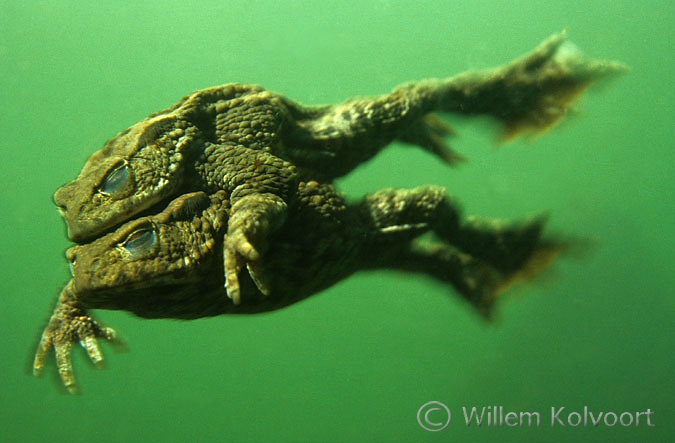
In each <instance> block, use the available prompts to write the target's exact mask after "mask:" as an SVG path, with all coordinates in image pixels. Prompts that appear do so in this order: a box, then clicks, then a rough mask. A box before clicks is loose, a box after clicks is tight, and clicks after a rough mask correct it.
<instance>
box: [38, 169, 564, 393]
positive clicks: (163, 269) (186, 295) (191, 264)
mask: <svg viewBox="0 0 675 443" xmlns="http://www.w3.org/2000/svg"><path fill="white" fill-rule="evenodd" d="M231 211H232V208H231V206H230V204H229V201H228V200H227V193H225V192H224V191H219V192H217V193H215V194H212V195H211V196H210V197H207V195H206V194H205V193H203V192H196V193H191V194H185V195H182V196H180V197H178V198H177V199H176V200H174V201H173V202H171V203H170V204H169V205H168V206H167V208H166V209H165V210H164V211H162V212H160V213H159V214H156V215H153V216H147V217H141V218H139V219H136V220H133V221H131V222H128V223H126V224H124V225H123V226H121V227H120V228H119V229H117V230H116V231H114V232H112V233H110V234H107V235H104V236H102V237H101V238H99V239H97V240H95V241H93V242H92V243H89V244H86V245H78V246H74V247H72V248H71V249H69V250H68V251H67V254H66V255H67V257H68V259H69V261H70V263H71V272H72V275H73V278H72V279H71V280H70V281H69V282H68V283H67V284H66V286H65V288H64V289H63V291H62V292H61V296H60V297H59V300H58V302H57V306H56V308H55V310H54V314H53V315H52V318H51V320H50V322H49V325H48V326H47V328H46V329H45V332H44V333H43V336H42V339H41V341H40V344H39V347H38V352H37V354H36V358H35V363H34V370H35V373H36V374H39V373H41V372H42V370H43V368H44V365H45V362H46V358H47V356H48V355H49V354H50V352H51V350H52V348H53V349H54V350H55V351H56V361H57V366H58V369H59V373H60V375H61V377H62V379H63V382H64V384H65V386H66V387H67V388H68V389H69V390H70V391H75V389H76V388H75V379H74V376H73V371H72V364H71V360H70V352H71V346H72V343H74V342H78V341H79V342H80V343H81V344H82V346H83V347H84V348H85V349H86V351H87V353H88V354H89V357H90V358H91V360H92V361H93V362H94V363H95V364H101V362H102V361H103V357H102V354H101V351H100V349H99V347H98V344H97V338H103V339H106V340H110V341H113V342H114V341H116V340H117V335H116V333H115V331H114V330H112V329H110V328H107V327H104V326H102V325H100V324H99V323H98V322H97V321H96V320H94V319H93V318H92V317H91V316H90V315H89V314H88V309H121V310H126V311H131V312H133V313H135V314H137V315H139V316H142V317H148V318H181V319H193V318H199V317H205V316H212V315H219V314H225V313H228V314H242V313H248V314H250V313H257V312H265V311H270V310H274V309H278V308H281V307H284V306H287V305H289V304H292V303H295V302H297V301H299V300H301V299H303V298H306V297H308V296H310V295H312V294H315V293H317V292H319V291H321V290H323V289H325V288H327V287H329V286H331V285H333V284H335V283H336V282H338V281H340V280H342V279H344V278H345V277H347V276H349V275H351V274H353V273H354V272H357V271H360V270H369V269H395V270H402V271H408V272H417V273H421V274H425V275H428V276H430V277H432V278H435V279H437V280H439V281H441V282H444V283H448V284H450V285H452V286H453V287H454V289H455V290H456V291H457V292H458V293H459V294H460V295H461V296H462V297H463V298H464V299H465V300H467V301H468V302H469V303H470V304H471V306H473V307H474V308H475V309H476V310H477V311H478V312H479V313H481V314H482V315H485V316H489V315H490V312H491V308H492V306H493V303H494V301H495V300H496V298H497V296H498V295H499V294H500V293H501V292H502V291H503V290H504V289H505V288H506V287H507V286H509V285H510V284H512V283H513V282H514V281H515V280H517V279H518V278H520V277H521V276H522V275H523V273H529V272H533V271H535V272H536V271H537V270H538V269H540V268H543V267H545V266H546V265H547V264H548V263H549V262H550V261H551V260H552V259H553V258H554V257H555V256H556V255H557V253H558V252H559V251H560V250H561V249H562V247H563V245H562V243H557V242H555V241H552V240H549V239H543V238H542V237H541V231H542V228H543V222H544V220H543V219H534V220H531V221H529V222H527V223H522V224H511V225H506V224H502V223H498V222H496V221H493V220H491V221H484V222H482V223H479V222H476V221H475V220H471V219H470V221H468V222H464V223H461V222H460V214H459V212H458V210H457V208H456V206H455V204H453V203H452V201H451V200H450V199H449V198H448V197H447V196H446V194H445V191H444V190H443V189H442V188H439V187H435V186H425V187H419V188H415V189H410V190H406V189H384V190H381V191H378V192H375V193H373V194H371V195H369V196H367V197H366V198H365V199H364V200H363V201H362V202H360V203H358V204H354V205H347V204H346V203H345V201H344V200H343V198H342V197H341V196H340V195H339V194H338V193H336V192H335V190H334V189H333V187H332V186H331V185H329V184H319V183H317V182H314V181H310V182H307V183H306V182H300V183H299V185H298V188H297V199H296V203H295V205H294V207H293V210H292V211H290V213H289V218H288V223H285V224H284V225H283V226H281V227H280V228H279V229H277V230H276V231H275V232H273V233H272V234H271V235H270V236H269V237H268V238H267V239H266V240H267V245H266V246H267V251H266V253H265V254H264V256H263V258H262V259H261V260H259V261H258V262H257V263H256V266H257V267H258V269H256V271H257V272H255V273H251V275H252V276H253V275H262V276H264V277H265V282H264V283H260V282H254V281H253V280H252V279H249V278H246V277H245V276H243V275H242V278H241V282H242V286H241V290H242V293H243V296H244V297H243V301H242V304H241V305H239V306H236V305H234V304H233V303H232V302H231V301H229V300H228V299H227V297H225V290H224V287H223V284H224V279H223V275H222V272H220V270H221V269H222V268H223V254H222V243H223V241H224V236H225V235H226V229H227V228H226V227H227V221H228V217H229V214H230V212H231ZM429 231H431V232H433V234H434V235H435V237H436V238H437V241H435V242H431V241H420V240H416V238H417V237H419V236H420V235H421V234H424V233H426V232H429ZM225 260H227V257H225ZM261 285H262V286H264V287H265V288H266V289H267V291H268V292H269V293H270V295H269V296H266V295H264V294H263V293H262V292H261V291H260V290H259V289H258V287H259V286H261Z"/></svg>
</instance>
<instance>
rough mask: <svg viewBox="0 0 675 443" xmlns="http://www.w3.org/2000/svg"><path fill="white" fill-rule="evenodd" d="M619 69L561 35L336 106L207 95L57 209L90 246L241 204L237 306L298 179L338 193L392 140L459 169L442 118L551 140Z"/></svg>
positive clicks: (94, 164) (72, 189)
mask: <svg viewBox="0 0 675 443" xmlns="http://www.w3.org/2000/svg"><path fill="white" fill-rule="evenodd" d="M621 70H622V66H621V65H619V64H616V63H611V62H606V61H597V60H590V59H587V58H585V57H583V56H582V55H581V54H580V53H579V52H578V51H577V50H576V48H574V46H573V45H572V44H570V43H566V42H565V37H564V35H563V34H560V35H555V36H553V37H551V38H549V39H548V40H546V41H545V42H543V43H542V44H541V45H540V46H539V47H538V48H536V49H535V50H534V51H532V52H531V53H530V54H527V55H526V56H524V57H522V58H520V59H517V60H515V61H514V62H512V63H510V64H507V65H505V66H502V67H500V68H496V69H487V70H482V71H472V72H468V73H465V74H461V75H458V76H455V77H450V78H447V79H435V80H424V81H420V82H413V83H409V84H405V85H402V86H400V87H398V88H396V89H394V91H392V92H391V93H390V94H387V95H384V96H381V97H375V98H357V99H352V100H347V101H345V102H343V103H340V104H337V105H334V106H315V107H308V106H302V105H300V104H298V103H295V102H293V101H291V100H289V99H287V98H285V97H283V96H281V95H278V94H274V93H272V92H269V91H266V90H264V89H262V88H261V87H258V86H250V85H243V84H229V85H225V86H219V87H215V88H209V89H204V90H201V91H197V92H195V93H193V94H191V95H188V96H187V97H185V98H183V99H182V100H181V101H179V102H178V103H177V104H175V105H174V106H172V107H171V108H169V109H166V110H163V111H160V112H158V113H156V114H153V115H151V116H150V117H148V118H147V119H145V120H143V121H141V122H139V123H137V124H136V125H134V126H132V127H130V128H129V129H127V130H126V131H123V132H122V133H120V134H118V135H117V136H116V137H114V138H113V139H111V140H110V141H109V142H108V143H107V144H106V146H105V147H104V148H103V149H102V150H100V151H98V152H96V153H94V154H93V155H92V156H91V158H90V159H89V160H88V161H87V163H86V164H85V166H84V168H83V169H82V172H81V173H80V175H79V177H78V178H77V179H76V180H74V181H72V182H70V183H68V184H66V185H64V186H63V187H61V188H60V189H59V190H58V191H57V192H56V193H55V195H54V201H55V202H56V204H57V205H58V206H59V207H60V208H61V211H62V214H63V216H64V218H65V220H66V223H67V225H68V232H69V236H70V238H71V239H72V240H73V241H75V242H78V243H81V242H84V241H89V240H91V239H93V238H95V237H96V236H99V235H101V234H103V233H105V232H107V231H109V230H110V229H113V228H114V227H115V226H118V225H119V224H120V223H123V222H125V221H128V220H130V219H131V218H133V217H134V216H136V215H138V214H140V213H142V212H143V211H146V210H149V208H151V207H153V205H156V204H159V203H161V202H164V204H165V203H166V202H167V201H168V200H170V199H172V198H174V197H176V196H178V195H181V194H183V193H186V192H194V191H205V192H207V193H213V192H215V191H216V190H219V189H220V190H224V191H225V192H226V193H227V194H228V196H229V199H230V201H231V203H232V212H231V218H230V223H229V226H228V236H227V237H226V240H225V244H224V249H225V254H226V255H227V257H228V260H226V261H225V269H224V272H225V276H226V281H227V291H228V295H229V296H230V298H232V299H233V300H234V302H235V303H237V304H238V303H239V302H240V293H239V283H238V279H237V275H238V270H239V269H241V268H243V267H244V266H247V265H249V264H252V263H255V262H256V261H258V260H260V257H261V254H260V245H258V244H257V243H256V239H264V238H265V237H266V236H267V235H269V234H270V233H271V232H272V231H273V230H274V229H276V228H278V227H279V226H280V225H281V224H282V223H283V220H284V217H285V216H286V212H287V211H288V205H289V204H291V203H292V200H293V190H294V189H295V187H296V185H297V182H298V180H303V181H309V180H316V181H319V182H330V181H332V180H333V179H334V178H336V177H339V176H342V175H344V174H346V173H348V172H350V171H351V170H353V169H354V168H355V167H356V166H358V165H359V164H361V163H363V162H365V161H367V160H368V159H370V158H372V157H373V156H374V155H375V154H376V153H377V152H379V151H380V150H381V149H382V148H383V147H384V146H386V145H387V144H389V143H390V142H392V141H393V140H399V141H404V142H408V143H412V144H416V145H419V146H421V147H422V148H424V149H426V150H428V151H430V152H432V153H434V154H435V155H437V156H439V157H440V158H442V159H443V160H444V161H447V162H449V163H453V162H456V161H458V160H460V159H461V157H460V156H459V155H457V154H455V153H454V152H452V151H451V150H450V149H449V148H448V147H447V146H446V145H445V144H444V142H443V140H442V137H443V136H445V135H447V134H449V132H450V131H449V128H448V127H447V126H445V125H444V124H443V123H442V122H440V120H438V119H436V118H435V117H434V115H433V114H432V113H433V112H444V113H459V114H465V115H488V116H492V117H494V118H496V119H497V120H498V121H500V122H501V123H502V124H503V126H504V134H505V137H511V136H514V135H516V134H518V133H521V132H529V131H543V130H545V129H547V128H549V127H550V126H552V125H553V124H554V123H556V122H557V121H558V120H559V119H560V118H561V117H563V116H564V115H565V113H566V110H567V107H568V105H569V103H570V102H571V101H572V100H573V99H574V97H576V95H577V94H579V93H580V92H582V91H583V90H585V89H586V88H587V87H588V86H589V85H590V84H591V83H592V82H594V81H595V80H597V79H599V78H602V77H605V76H607V75H610V74H613V73H616V72H618V71H621ZM260 289H263V288H260Z"/></svg>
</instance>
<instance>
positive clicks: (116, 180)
mask: <svg viewBox="0 0 675 443" xmlns="http://www.w3.org/2000/svg"><path fill="white" fill-rule="evenodd" d="M130 179H131V174H130V173H129V165H128V164H127V162H124V163H122V164H120V165H119V166H117V167H116V168H115V169H113V170H112V171H110V172H109V173H108V175H107V176H106V178H105V180H103V184H102V185H101V188H100V192H101V193H102V194H105V195H114V194H118V193H120V192H121V191H122V190H124V189H125V188H126V187H127V185H128V184H129V180H130Z"/></svg>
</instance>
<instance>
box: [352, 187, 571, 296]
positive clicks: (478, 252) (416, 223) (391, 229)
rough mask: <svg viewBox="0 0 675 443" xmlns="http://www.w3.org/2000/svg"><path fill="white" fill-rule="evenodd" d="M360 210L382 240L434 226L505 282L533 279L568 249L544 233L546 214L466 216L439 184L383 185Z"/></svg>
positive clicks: (408, 235)
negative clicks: (514, 218) (522, 218)
mask: <svg viewBox="0 0 675 443" xmlns="http://www.w3.org/2000/svg"><path fill="white" fill-rule="evenodd" d="M362 211H365V212H367V214H368V215H367V217H368V218H369V219H370V221H369V223H371V224H372V226H373V228H374V229H375V230H377V231H379V232H380V240H382V241H392V242H394V241H398V240H397V239H395V237H393V236H394V235H396V236H398V237H401V236H404V237H405V238H406V239H408V240H412V239H413V238H415V237H417V236H419V235H420V234H422V233H424V232H426V231H432V232H433V233H434V234H435V235H436V236H437V237H439V238H440V239H441V240H443V242H444V243H446V244H448V245H451V246H453V247H455V248H457V249H459V250H461V251H463V252H464V253H466V254H468V255H470V256H471V257H473V258H475V259H477V260H480V261H483V262H485V263H487V264H489V265H490V266H491V267H493V268H494V269H495V270H497V271H498V272H500V273H501V274H502V275H503V276H504V277H505V280H503V281H502V282H501V284H507V282H509V284H510V283H513V282H515V281H518V280H520V279H529V278H531V277H533V276H534V275H535V274H536V273H538V272H539V271H541V270H543V269H544V268H546V267H547V266H548V264H549V263H550V262H551V261H553V260H554V259H555V258H556V257H557V256H558V254H559V253H560V252H561V251H562V250H563V249H565V247H566V245H565V244H563V243H562V242H558V241H555V240H553V239H549V238H543V237H542V233H543V229H544V225H545V222H546V219H545V217H538V218H535V219H532V220H530V221H526V222H524V223H506V222H503V221H498V220H491V219H478V218H475V217H470V218H468V220H467V221H466V222H462V220H461V215H460V211H459V208H458V205H457V204H456V203H454V202H453V201H452V200H451V199H450V198H449V197H448V196H447V194H446V192H445V190H444V189H443V188H441V187H438V186H422V187H418V188H414V189H393V188H389V189H384V190H381V191H378V192H375V193H373V194H371V195H369V196H368V197H366V199H365V200H364V202H363V203H362Z"/></svg>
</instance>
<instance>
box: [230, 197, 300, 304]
mask: <svg viewBox="0 0 675 443" xmlns="http://www.w3.org/2000/svg"><path fill="white" fill-rule="evenodd" d="M286 209H287V204H286V202H285V201H284V200H283V199H282V198H281V197H279V196H277V195H274V194H269V193H265V194H249V195H247V196H245V197H243V198H241V199H239V200H238V201H237V202H236V203H235V204H234V205H232V210H231V213H230V219H229V222H228V228H227V235H226V236H225V241H224V246H223V248H224V251H223V252H224V262H225V289H226V290H227V296H228V297H229V298H231V299H232V302H233V303H234V304H235V305H238V304H240V303H241V296H240V289H239V277H238V275H239V272H240V271H241V269H242V268H243V267H244V266H246V267H247V268H248V271H249V274H250V275H251V278H252V280H253V281H254V282H255V284H256V286H257V287H258V289H259V290H260V292H262V293H263V294H265V295H267V294H268V293H269V285H268V284H267V283H266V282H265V279H264V278H263V276H262V274H260V273H259V272H256V271H255V269H256V267H255V263H256V262H258V261H259V260H260V257H261V255H262V254H264V253H265V250H266V249H267V240H268V238H269V235H270V234H271V233H272V232H274V231H276V230H277V229H278V228H279V227H281V225H282V224H283V223H284V221H285V220H286Z"/></svg>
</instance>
